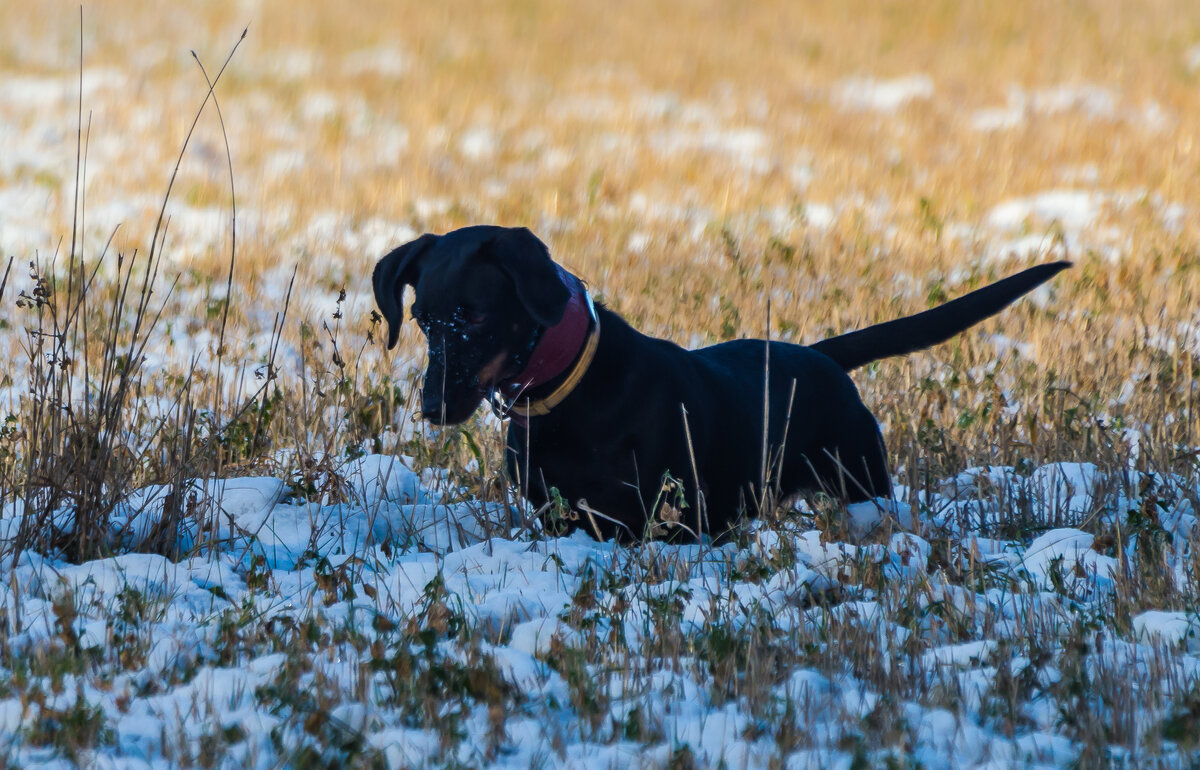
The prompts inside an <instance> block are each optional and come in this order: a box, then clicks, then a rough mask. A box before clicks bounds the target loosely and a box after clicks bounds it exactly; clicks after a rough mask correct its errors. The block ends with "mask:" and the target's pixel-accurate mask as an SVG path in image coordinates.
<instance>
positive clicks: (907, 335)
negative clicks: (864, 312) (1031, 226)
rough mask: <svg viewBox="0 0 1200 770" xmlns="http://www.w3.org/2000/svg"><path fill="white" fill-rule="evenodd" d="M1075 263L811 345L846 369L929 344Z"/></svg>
mask: <svg viewBox="0 0 1200 770" xmlns="http://www.w3.org/2000/svg"><path fill="white" fill-rule="evenodd" d="M1070 265H1071V263H1070V262H1051V263H1050V264H1047V265H1038V266H1037V267H1031V268H1029V269H1028V270H1024V271H1022V272H1020V273H1017V274H1016V275H1010V276H1009V277H1008V278H1005V279H1003V280H1000V281H996V282H995V283H993V284H991V285H989V286H984V287H983V288H982V289H976V290H975V291H973V292H971V293H970V294H966V295H963V296H961V297H959V298H958V299H956V300H952V301H950V302H947V303H946V304H944V305H938V306H937V307H935V308H933V309H932V310H926V311H925V312H923V313H917V314H916V315H910V316H906V317H904V318H897V319H896V320H895V321H887V322H885V323H881V324H875V325H874V326H868V327H867V328H865V329H859V330H858V331H854V332H849V333H847V334H842V335H839V336H837V337H830V338H829V339H825V340H821V341H820V342H818V343H816V344H814V345H810V346H809V347H811V348H812V349H814V350H819V351H820V352H822V353H824V354H825V355H827V356H829V357H830V358H832V359H833V360H834V361H836V362H837V363H838V364H840V365H841V367H842V369H844V370H846V371H850V370H851V369H857V368H858V367H860V366H862V365H864V364H869V363H871V362H872V361H878V360H879V359H881V358H889V357H891V356H899V355H903V354H905V353H911V352H913V351H914V350H921V349H923V348H928V347H931V346H933V345H936V344H938V343H939V342H945V341H946V340H948V339H950V338H951V337H953V336H954V335H955V334H958V333H959V332H961V331H963V330H964V329H967V328H968V327H971V326H974V325H975V324H977V323H979V322H980V321H982V320H983V319H985V318H987V317H989V316H992V315H995V314H996V313H999V312H1000V311H1001V310H1003V309H1004V308H1005V307H1007V306H1008V305H1009V304H1011V303H1012V302H1013V301H1015V300H1016V299H1017V298H1019V297H1020V296H1021V295H1022V294H1025V293H1026V292H1028V291H1030V290H1031V289H1033V288H1035V287H1037V286H1038V285H1039V284H1042V283H1045V282H1046V281H1048V280H1050V279H1051V278H1052V277H1053V276H1054V275H1055V274H1057V273H1058V272H1059V271H1060V270H1063V269H1065V268H1067V267H1070Z"/></svg>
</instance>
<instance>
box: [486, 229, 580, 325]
mask: <svg viewBox="0 0 1200 770" xmlns="http://www.w3.org/2000/svg"><path fill="white" fill-rule="evenodd" d="M488 253H489V254H490V255H491V256H492V257H493V258H494V259H495V260H496V264H497V265H498V266H499V267H500V268H501V269H502V270H504V272H506V273H508V275H509V277H510V278H512V282H513V285H514V286H515V287H516V289H517V297H518V298H519V299H520V300H521V304H523V305H524V306H525V309H526V310H528V311H529V315H530V316H532V317H533V320H535V321H537V322H538V323H539V324H541V325H542V326H553V325H554V324H556V323H558V322H559V321H561V320H562V317H563V313H564V312H565V311H566V309H567V302H568V301H569V300H570V299H571V290H570V289H569V288H568V287H567V286H566V284H564V283H563V280H562V276H561V275H560V274H559V270H558V266H557V265H555V264H554V260H552V259H551V258H550V250H549V249H547V248H546V244H544V243H542V242H541V241H540V240H538V237H537V236H536V235H534V234H533V233H531V232H530V231H529V229H528V228H525V227H514V228H512V229H508V230H505V231H503V232H502V233H500V234H499V235H496V236H495V237H493V238H492V239H491V242H490V248H489V249H488Z"/></svg>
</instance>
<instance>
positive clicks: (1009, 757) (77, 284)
mask: <svg viewBox="0 0 1200 770" xmlns="http://www.w3.org/2000/svg"><path fill="white" fill-rule="evenodd" d="M0 20H2V24H0V257H4V258H5V261H6V262H7V258H9V257H11V258H12V261H11V264H10V270H9V273H8V274H7V277H6V278H5V279H4V282H3V287H2V289H0V355H4V356H5V357H6V360H7V361H8V365H7V366H6V367H5V368H4V369H3V370H0V418H6V419H4V422H3V423H2V424H0V502H2V503H3V511H2V512H0V578H2V581H0V582H3V583H4V587H3V588H0V607H2V608H3V612H4V615H3V617H4V619H5V622H4V623H3V624H0V751H3V752H4V754H5V756H6V758H7V761H8V762H9V763H11V764H14V765H28V764H36V763H42V762H54V761H67V762H78V763H81V764H88V763H96V762H109V763H113V766H116V765H117V764H118V763H119V762H122V761H124V762H129V763H131V764H129V765H124V766H137V763H139V762H144V763H147V764H149V765H156V764H163V763H172V762H175V763H182V764H195V765H201V766H230V767H236V766H242V765H244V764H254V765H257V766H264V767H266V766H277V765H280V764H282V765H295V766H302V765H307V766H314V767H316V766H331V765H339V764H344V765H364V764H372V763H374V764H380V765H389V766H410V765H412V766H422V765H444V764H454V763H457V764H460V765H463V766H475V765H480V764H485V763H491V764H497V765H507V766H513V767H523V766H529V765H530V763H541V764H543V765H546V766H557V765H560V764H567V765H577V766H599V767H607V766H627V765H629V764H637V762H639V761H643V760H644V762H645V763H646V764H648V765H650V766H673V767H684V766H690V765H696V766H708V765H715V764H716V763H718V762H719V761H724V762H725V763H726V764H727V765H728V766H731V767H741V766H754V767H757V766H776V767H782V766H787V767H826V766H828V767H833V766H853V767H870V766H882V765H885V764H889V763H890V764H891V765H894V766H917V765H918V764H919V765H920V766H924V767H941V766H947V767H955V766H966V765H968V764H979V765H986V764H987V763H988V762H991V763H993V766H1010V765H1014V764H1025V763H1030V764H1039V763H1040V764H1045V765H1053V766H1057V765H1065V764H1071V763H1076V764H1077V765H1078V766H1081V767H1094V766H1102V765H1104V764H1112V765H1117V766H1130V767H1135V766H1136V767H1142V766H1160V765H1161V766H1175V765H1181V766H1186V765H1187V764H1188V763H1189V762H1196V761H1200V755H1198V754H1197V753H1196V752H1197V751H1198V750H1200V739H1198V738H1197V736H1200V684H1198V683H1200V600H1198V599H1197V590H1198V588H1200V552H1198V551H1197V550H1196V546H1197V544H1198V542H1197V541H1198V540H1200V527H1196V526H1195V524H1196V521H1197V510H1198V509H1200V465H1198V463H1197V455H1198V453H1200V413H1198V410H1197V406H1198V403H1197V401H1198V395H1200V393H1198V391H1197V381H1198V378H1200V312H1198V309H1197V308H1198V307H1200V141H1198V140H1197V137H1200V4H1196V3H1194V2H1187V1H1186V0H1150V1H1149V2H1135V1H1134V0H1128V1H1125V0H1079V1H1077V2H1075V1H1073V2H1064V3H1051V2H1039V1H1037V0H1014V1H1013V2H1007V3H953V2H924V3H914V2H907V3H901V2H866V1H861V2H860V1H859V0H851V1H850V2H834V1H832V0H831V1H828V2H826V1H825V0H818V1H816V2H803V3H796V2H783V1H782V0H765V1H764V2H758V3H750V4H741V3H723V2H715V1H712V0H702V1H701V2H695V3H675V2H658V1H657V0H656V1H655V2H625V0H617V2H608V3H591V4H586V3H553V2H541V1H540V0H514V1H512V2H495V3H465V2H459V1H458V0H451V1H450V2H444V3H408V2H402V3H396V2H375V1H374V0H372V1H370V2H354V3H311V4H299V5H298V4H295V3H284V2H275V1H274V0H260V1H254V0H240V1H239V2H206V3H184V4H181V3H132V2H97V3H91V4H88V5H87V6H86V7H84V9H83V12H82V29H81V22H80V10H79V7H78V6H73V5H69V4H64V3H61V2H58V1H57V0H54V1H53V2H47V3H16V2H9V1H8V0H0ZM243 30H247V32H246V34H245V37H244V39H241V36H242V34H243ZM239 39H241V42H240V44H239ZM235 44H236V45H237V48H236V51H234V53H233V55H232V58H231V59H230V61H229V64H228V66H227V67H226V68H225V69H224V70H223V72H222V74H221V78H220V81H219V83H218V84H217V86H216V88H215V96H216V100H217V101H216V102H214V101H212V100H207V101H206V95H207V94H208V92H209V85H208V81H209V80H210V79H212V78H215V77H216V75H217V73H218V72H221V67H222V63H223V62H224V61H225V59H226V56H227V55H229V53H230V51H231V50H233V49H234V47H235ZM193 52H194V53H193ZM81 55H82V62H81ZM198 62H199V63H202V65H203V66H202V67H201V66H198ZM202 105H204V110H203V112H202V113H201V114H200V117H199V120H198V122H197V123H196V125H195V132H194V133H193V134H191V135H190V138H188V137H189V130H190V128H191V126H192V123H193V119H194V118H195V117H196V115H197V110H199V109H200V108H201V106H202ZM218 106H219V111H218ZM185 143H186V151H185V152H183V154H182V156H181V157H182V160H181V161H180V162H179V165H178V169H177V175H174V176H173V174H174V173H175V169H176V159H177V158H178V157H180V152H181V148H184V147H185ZM168 189H169V197H168V196H167V193H168ZM164 199H166V205H165V209H164V208H163V206H164ZM160 211H161V212H162V213H163V215H162V216H160ZM477 223H495V224H504V225H525V226H528V227H530V228H531V229H532V230H533V231H534V232H535V233H536V234H538V235H539V237H541V238H542V240H544V241H545V242H546V243H547V244H548V245H549V247H550V249H551V253H552V254H553V255H554V257H555V258H556V259H557V260H558V261H559V262H560V263H562V264H563V265H565V266H566V267H567V268H568V269H570V270H572V271H573V272H575V273H576V274H578V275H580V276H582V277H583V278H584V279H585V280H586V281H587V282H588V283H589V286H590V288H591V290H592V291H593V292H594V294H595V295H596V296H597V297H598V298H600V299H602V300H603V301H604V302H605V303H607V304H608V305H609V306H610V307H611V308H613V309H614V310H616V311H618V312H620V313H622V314H623V315H624V316H626V317H627V318H628V319H629V320H630V321H631V322H632V323H633V324H634V325H635V326H636V327H638V328H639V329H641V330H643V331H646V332H649V333H653V334H656V335H659V336H662V337H666V338H669V339H672V340H674V341H676V342H679V343H680V344H683V345H685V346H693V347H695V346H700V345H705V344H710V343H712V342H717V341H721V340H725V339H729V338H733V337H739V336H764V335H768V334H769V335H770V336H771V337H772V338H775V339H783V340H788V341H794V342H798V343H804V342H811V341H815V340H817V339H820V338H822V337H825V336H828V335H830V334H835V333H840V332H843V331H846V330H850V329H854V328H857V327H860V326H864V325H867V324H869V323H872V322H877V321H882V320H887V319H890V318H894V317H896V316H899V315H904V314H908V313H911V312H916V311H918V310H922V309H925V308H926V307H929V306H931V305H934V304H938V303H939V302H942V301H944V300H945V299H948V298H952V297H954V296H957V295H959V294H961V293H964V292H966V291H968V290H970V289H972V288H976V287H978V286H980V285H982V284H984V283H987V282H989V281H991V280H994V279H996V278H998V277H1001V276H1003V275H1007V274H1010V273H1013V272H1016V271H1017V270H1019V269H1020V268H1022V267H1025V266H1028V265H1030V264H1034V263H1037V262H1042V261H1048V260H1051V259H1059V258H1063V257H1066V258H1068V259H1070V260H1072V261H1073V262H1074V267H1073V268H1072V269H1071V270H1069V271H1067V272H1065V273H1063V274H1061V275H1060V276H1059V277H1058V278H1056V279H1055V280H1054V281H1053V282H1052V283H1051V284H1050V285H1049V286H1048V287H1047V288H1044V289H1041V290H1039V291H1038V292H1036V293H1035V294H1033V295H1031V297H1030V298H1029V299H1027V300H1024V301H1022V302H1021V303H1019V304H1018V305H1016V306H1014V307H1013V308H1011V309H1009V310H1007V311H1005V312H1004V313H1003V314H1002V315H1001V316H999V317H998V318H997V319H995V320H991V321H989V322H987V323H985V324H983V325H981V326H979V327H977V328H975V329H972V330H971V331H970V332H969V333H966V334H963V335H961V336H960V337H958V338H956V339H955V340H954V341H952V342H950V343H947V344H945V345H942V346H939V347H938V348H936V349H933V350H930V351H927V352H923V353H920V354H915V355H912V356H908V357H906V358H903V359H897V360H889V361H884V362H881V363H879V364H877V365H873V366H871V367H869V368H868V369H865V370H863V371H860V372H858V373H856V375H855V380H856V382H857V384H858V386H859V388H860V390H861V391H862V394H863V397H864V400H865V401H866V403H867V404H868V406H869V407H870V408H871V409H872V411H873V412H874V413H875V414H876V416H877V417H878V419H879V421H880V423H881V425H882V427H883V431H884V436H885V438H886V440H887V444H888V448H889V452H890V455H891V457H892V461H893V473H894V477H895V479H896V482H897V485H898V493H899V494H898V496H899V497H900V499H901V501H902V502H903V503H904V504H905V505H908V506H910V507H911V508H912V510H913V511H914V512H915V513H916V514H917V516H918V518H919V519H920V520H921V521H922V522H923V524H922V526H921V527H920V529H919V531H918V532H917V535H920V536H919V537H917V536H915V535H911V534H899V533H898V534H891V533H876V534H875V535H873V536H872V537H871V538H868V542H867V543H865V544H863V543H855V544H846V542H845V541H847V539H848V535H847V533H846V532H845V528H844V526H843V524H842V522H841V520H840V515H839V513H840V512H838V511H833V512H828V511H824V512H821V513H820V514H813V513H812V512H811V511H809V510H808V509H807V508H804V509H803V510H799V511H791V510H790V509H789V510H785V511H780V512H779V515H778V516H777V517H773V518H772V519H771V520H770V521H765V522H758V523H756V524H754V525H751V526H747V527H746V529H745V531H744V532H743V533H741V535H740V537H739V538H737V539H736V540H737V541H736V542H732V543H729V544H726V545H723V546H720V547H717V548H710V547H708V546H706V545H702V546H663V545H658V544H651V545H644V546H638V547H634V548H628V549H625V548H616V547H614V546H612V545H611V544H597V543H591V542H590V541H587V540H586V538H583V539H581V538H578V537H574V538H554V537H551V536H549V535H548V534H544V533H542V532H541V531H539V530H538V528H537V527H536V526H534V525H532V524H531V522H530V521H528V512H527V511H523V512H521V511H518V512H519V513H520V515H521V518H522V526H521V527H520V528H519V531H516V530H510V529H509V528H508V527H505V526H502V525H501V524H500V523H499V522H498V520H497V518H496V516H497V514H496V512H497V511H499V510H501V509H502V508H503V507H504V504H506V503H508V502H511V492H510V491H509V490H508V489H507V487H506V485H505V483H504V481H503V479H502V478H501V477H500V468H501V466H502V446H503V433H502V428H501V426H500V424H499V422H498V421H497V420H496V419H495V418H494V417H492V416H491V415H490V414H484V413H480V415H478V416H477V418H476V419H475V420H473V421H472V422H470V423H468V424H467V425H465V426H463V427H461V428H453V429H444V430H438V429H434V428H430V427H428V426H425V425H423V424H421V423H419V422H418V421H416V419H415V418H414V412H415V399H416V397H417V394H418V389H419V377H420V372H421V370H422V368H423V355H424V350H423V339H422V338H421V337H420V334H419V331H418V330H417V329H416V327H415V325H411V324H410V325H409V328H407V329H406V330H405V332H404V334H403V336H402V338H401V345H400V347H399V348H398V349H397V351H396V352H395V353H394V354H393V355H386V354H385V351H383V349H382V348H383V346H382V344H381V343H380V331H381V327H380V325H379V321H378V319H377V318H375V317H373V313H372V310H373V301H372V297H371V289H370V281H369V276H370V271H371V268H372V267H373V265H374V262H375V261H376V260H377V259H378V258H379V257H381V256H382V255H383V254H384V253H385V252H386V251H387V250H389V249H390V248H391V247H393V246H395V245H398V244H399V243H402V242H404V241H407V240H409V239H411V238H413V237H415V236H416V235H419V234H420V233H423V232H427V231H433V232H444V231H446V230H449V229H452V228H455V227H459V226H463V225H467V224H477ZM156 234H157V236H156ZM2 268H3V264H0V269H2ZM768 303H769V306H770V313H769V318H768V312H767V307H768ZM799 417H800V418H801V419H802V418H803V415H799ZM380 456H383V458H381V457H380ZM390 457H400V458H402V460H401V464H400V465H393V464H391V462H390V461H389V460H387V459H385V458H390ZM985 466H986V469H984V470H978V469H980V468H984V467H985ZM381 468H382V469H385V470H386V473H383V476H380V473H381V471H380V469H381ZM969 469H976V470H971V471H969ZM989 469H990V470H989ZM967 471H969V472H967ZM964 472H965V473H964ZM390 473H394V474H395V476H394V477H392V476H388V475H387V474H390ZM355 474H357V476H356V475H355ZM368 477H369V478H368ZM243 478H245V479H251V480H247V481H244V482H240V485H239V482H237V481H236V480H237V479H243ZM218 479H225V480H227V481H225V482H222V481H218ZM401 481H403V483H401ZM156 485H161V486H156ZM372 485H374V486H372ZM226 487H228V488H236V490H237V492H236V494H231V495H228V496H226V495H223V494H219V493H220V492H222V490H226ZM156 490H157V491H156ZM226 491H227V490H226ZM422 506H424V507H422ZM518 509H519V506H518ZM422 516H424V517H425V518H421V517H422ZM1067 528H1069V529H1067ZM831 554H832V555H831ZM556 602H557V603H556ZM1156 613H1157V614H1156ZM548 629H549V630H548Z"/></svg>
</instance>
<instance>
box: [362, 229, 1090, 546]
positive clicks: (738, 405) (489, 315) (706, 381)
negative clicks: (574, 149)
mask: <svg viewBox="0 0 1200 770" xmlns="http://www.w3.org/2000/svg"><path fill="white" fill-rule="evenodd" d="M1068 264H1069V263H1067V262H1055V263H1053V264H1047V265H1041V266H1038V267H1034V268H1031V269H1029V270H1026V271H1024V272H1022V273H1019V274H1017V275H1014V276H1011V277H1009V278H1006V279H1004V280H1002V281H998V282H997V283H994V284H992V285H990V286H986V287H984V288H982V289H979V290H977V291H974V292H971V293H970V294H967V295H966V296H964V297H961V298H959V299H957V300H954V301H953V302H949V303H946V304H945V305H941V306H939V307H936V308H934V309H932V310H928V311H925V312H923V313H919V314H917V315H913V316H909V317H906V318H901V319H899V320H896V321H890V322H888V323H883V324H878V325H876V326H871V327H868V328H866V329H862V330H860V331H856V332H852V333H849V334H844V335H842V336H839V337H832V338H830V339H826V340H822V341H821V342H818V343H817V344H815V345H812V346H809V347H804V346H801V345H792V344H787V343H783V342H770V343H767V342H765V341H763V340H734V341H731V342H725V343H722V344H720V345H713V346H712V347H707V348H702V349H700V350H692V351H689V350H684V349H683V348H681V347H679V346H678V345H675V344H674V343H671V342H668V341H666V340H661V339H656V338H654V337H648V336H646V335H644V334H641V333H639V332H637V331H636V330H634V329H633V328H632V327H630V326H629V325H628V324H627V323H625V321H624V320H623V319H622V318H621V317H620V316H619V315H617V314H616V313H614V312H612V311H611V310H608V309H606V308H605V307H603V306H601V305H596V306H593V304H592V301H591V298H590V297H589V296H588V294H587V291H586V290H585V289H584V287H583V284H582V283H581V282H580V280H579V279H578V278H576V277H575V276H573V275H571V274H570V273H568V272H566V271H565V270H563V269H562V268H561V267H559V266H558V265H556V264H555V263H554V262H553V261H552V260H551V258H550V253H549V251H548V250H547V248H546V246H545V245H544V244H543V243H542V242H541V241H540V240H538V239H537V237H536V236H534V235H533V233H531V232H530V231H529V230H526V229H524V228H519V229H508V228H502V227H491V226H478V227H465V228H463V229H461V230H455V231H454V232H450V233H447V234H445V235H440V236H439V235H433V234H426V235H422V236H421V237H420V238H418V239H416V240H415V241H412V242H411V243H407V244H405V245H403V246H401V247H399V248H397V249H395V250H394V251H392V252H391V253H389V254H388V255H387V256H385V257H384V258H383V259H381V260H380V261H379V264H377V265H376V267H375V273H374V288H375V301H376V302H377V303H378V305H379V308H380V310H381V311H382V313H383V316H384V318H386V319H387V322H388V347H389V348H391V347H393V346H395V344H396V338H397V336H398V335H399V331H400V323H401V322H402V320H403V295H404V289H405V287H406V286H412V287H414V289H415V290H416V300H415V301H414V302H413V306H412V313H413V316H414V317H415V318H416V320H417V323H418V324H420V326H421V330H422V331H423V332H424V333H425V337H426V340H427V341H428V344H429V366H428V369H427V371H426V373H425V384H424V388H423V391H422V412H423V413H424V417H425V418H426V419H428V420H430V421H431V422H434V423H439V424H454V423H459V422H462V421H463V420H466V419H467V418H468V417H470V416H471V414H472V413H473V412H474V411H475V409H476V408H477V407H478V406H479V404H480V402H481V401H483V399H484V398H488V397H492V398H493V400H494V401H495V403H496V405H497V408H498V409H500V410H501V411H502V413H503V414H504V415H505V416H507V417H510V418H511V422H510V424H509V427H508V470H509V473H510V477H511V478H512V479H514V480H516V481H517V483H518V485H519V487H520V489H521V491H522V494H524V495H525V497H526V498H528V499H529V500H530V501H531V502H532V503H533V504H534V505H538V506H540V505H541V504H543V503H544V502H546V501H547V500H549V499H554V498H555V495H554V490H557V495H558V499H560V500H562V501H565V502H566V503H568V504H569V505H570V506H571V508H572V509H573V510H574V512H575V513H579V514H581V517H582V520H583V521H584V522H586V524H587V528H588V529H589V530H590V531H591V532H593V533H594V534H596V535H597V536H599V537H611V536H614V535H632V536H634V537H637V536H641V535H642V534H644V533H645V532H646V531H647V523H648V521H649V520H650V518H651V516H652V515H653V514H654V513H655V511H656V508H657V509H658V512H659V513H660V514H662V515H663V516H664V517H666V518H672V519H674V518H678V517H679V513H680V511H681V510H682V521H681V522H680V523H682V524H683V525H685V526H687V527H688V529H690V530H693V534H700V532H704V533H711V534H714V535H720V534H721V533H723V532H724V531H725V530H726V529H727V528H728V527H729V526H730V525H731V524H732V523H733V522H734V521H735V520H736V518H737V517H738V516H739V515H740V514H741V513H743V512H746V511H749V512H751V513H753V512H754V510H755V507H756V506H757V505H761V503H762V501H763V500H764V499H766V498H765V497H764V491H765V490H766V491H772V492H774V493H776V496H787V495H791V494H794V493H796V492H800V491H804V490H810V491H817V490H821V491H825V492H827V493H829V494H831V495H833V496H835V497H837V498H839V499H841V500H844V501H847V502H854V501H862V500H867V499H870V498H871V497H874V496H886V495H888V494H889V493H890V490H891V481H890V479H889V477H888V468H887V461H886V456H885V451H884V445H883V438H882V436H881V434H880V432H879V426H878V424H877V423H876V422H875V418H874V417H873V416H872V415H871V413H870V412H869V411H868V410H867V408H866V406H864V405H863V403H862V400H861V399H860V398H859V395H858V391H857V390H856V388H855V387H854V383H853V382H852V381H851V380H850V377H849V376H848V375H847V374H846V372H848V371H849V370H851V369H854V368H855V367H858V366H862V365H863V364H866V363H869V362H871V361H874V360H877V359H880V358H884V357H887V356H895V355H900V354H902V353H908V352H911V351H914V350H919V349H921V348H926V347H929V346H931V345H934V344H936V343H939V342H942V341H944V340H946V339H948V338H949V337H951V336H953V335H954V334H957V333H958V332H960V331H962V330H963V329H966V328H967V327H969V326H971V325H972V324H975V323H978V322H979V321H981V320H983V319H984V318H987V317H988V316H990V315H992V314H994V313H996V312H998V311H1000V310H1001V309H1002V308H1004V307H1005V306H1006V305H1008V304H1009V303H1011V302H1012V301H1014V300H1015V299H1017V298H1018V297H1020V296H1021V295H1022V294H1024V293H1026V292H1028V291H1029V290H1030V289H1032V288H1034V287H1035V286H1037V285H1038V284H1040V283H1042V282H1044V281H1046V280H1048V279H1049V278H1050V277H1051V276H1053V275H1054V274H1055V273H1057V272H1058V271H1060V270H1062V269H1063V268H1065V267H1067V265H1068ZM663 504H666V506H664V505H663Z"/></svg>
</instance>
